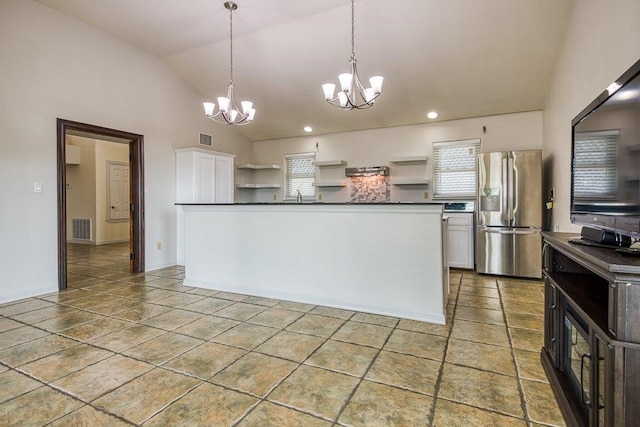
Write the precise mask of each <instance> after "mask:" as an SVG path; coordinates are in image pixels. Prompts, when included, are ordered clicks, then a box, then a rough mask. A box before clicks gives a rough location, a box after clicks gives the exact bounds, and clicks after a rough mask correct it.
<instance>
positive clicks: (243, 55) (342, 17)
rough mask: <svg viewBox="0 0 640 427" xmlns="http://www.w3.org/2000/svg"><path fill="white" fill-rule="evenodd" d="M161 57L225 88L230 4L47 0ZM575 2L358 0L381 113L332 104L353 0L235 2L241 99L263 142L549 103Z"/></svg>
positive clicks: (249, 130) (197, 80)
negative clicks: (329, 97)
mask: <svg viewBox="0 0 640 427" xmlns="http://www.w3.org/2000/svg"><path fill="white" fill-rule="evenodd" d="M38 1H39V2H40V3H43V4H45V5H47V6H49V7H51V8H54V9H57V10H58V11H60V12H62V13H64V14H67V15H69V16H72V17H74V18H76V19H78V20H80V21H83V22H85V23H87V24H89V25H91V26H94V27H96V28H98V29H100V30H102V31H105V32H107V33H110V34H112V35H114V36H116V37H118V38H120V39H122V40H125V41H127V42H129V43H131V44H133V45H136V46H138V47H140V48H142V49H144V50H147V51H149V52H151V53H152V54H155V55H157V56H159V57H161V58H162V59H163V60H164V61H166V63H167V64H168V65H169V67H171V68H172V69H173V70H174V71H175V72H176V73H177V74H179V75H180V76H182V78H184V79H185V81H187V82H188V83H189V84H190V85H191V86H192V87H193V88H194V89H195V90H196V91H197V92H198V93H200V94H201V96H202V100H203V101H204V100H212V101H215V98H216V97H217V96H224V95H226V88H227V85H228V84H229V12H228V10H227V9H225V8H224V6H223V4H224V1H225V0H180V1H176V0H134V1H132V0H100V1H95V0H38ZM573 1H574V0H516V1H514V0H446V1H443V0H357V1H356V5H355V13H356V16H355V25H356V28H355V53H356V57H357V60H358V70H359V72H360V76H361V77H362V79H363V80H364V81H368V78H369V77H370V76H373V75H377V74H379V75H382V76H384V78H385V80H384V84H383V90H382V95H381V96H380V98H379V99H378V100H377V101H376V104H375V106H374V107H373V108H370V109H367V110H361V111H350V112H347V111H342V110H341V109H339V108H336V107H332V106H330V105H327V104H326V103H325V101H324V98H323V95H322V90H321V85H322V83H327V82H332V83H336V84H337V83H338V81H337V75H338V74H340V73H343V72H347V71H348V67H349V57H350V54H351V3H350V2H349V0H236V3H237V4H238V10H236V11H235V12H234V13H233V33H234V37H233V51H234V64H233V66H234V70H233V75H234V83H235V86H236V97H237V98H238V101H240V100H245V99H246V100H251V101H253V102H254V107H255V108H256V110H257V113H256V117H255V121H254V123H252V124H250V125H246V126H241V127H239V130H240V131H241V132H243V133H244V134H245V135H246V136H247V137H248V138H249V139H251V140H254V141H258V140H266V139H275V138H284V137H290V136H297V135H303V134H305V132H304V131H303V130H302V128H303V127H304V126H306V125H309V126H312V127H313V129H314V133H315V134H322V133H331V132H342V131H349V130H359V129H369V128H378V127H387V126H399V125H407V124H416V123H425V122H429V121H431V120H429V119H428V118H427V116H426V114H427V113H428V112H429V111H432V110H434V111H437V112H438V114H439V117H438V118H437V119H436V121H440V120H452V119H460V118H468V117H478V116H486V115H495V114H503V113H512V112H521V111H531V110H540V109H542V108H543V107H544V102H545V98H546V95H547V92H548V90H549V86H550V84H551V79H552V75H553V70H554V66H555V62H556V60H557V57H558V54H559V51H560V48H561V46H562V42H563V36H564V28H565V26H566V24H567V21H568V19H569V13H570V10H571V7H572V5H573Z"/></svg>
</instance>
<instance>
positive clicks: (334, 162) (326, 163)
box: [313, 160, 347, 168]
mask: <svg viewBox="0 0 640 427" xmlns="http://www.w3.org/2000/svg"><path fill="white" fill-rule="evenodd" d="M313 164H314V165H316V166H318V167H319V168H321V167H324V166H344V165H346V164H347V162H346V161H345V160H324V161H315V162H313Z"/></svg>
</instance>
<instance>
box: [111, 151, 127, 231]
mask: <svg viewBox="0 0 640 427" xmlns="http://www.w3.org/2000/svg"><path fill="white" fill-rule="evenodd" d="M129 199H130V195H129V165H128V164H127V163H115V162H109V206H108V210H107V212H108V213H107V220H109V221H117V220H128V219H129Z"/></svg>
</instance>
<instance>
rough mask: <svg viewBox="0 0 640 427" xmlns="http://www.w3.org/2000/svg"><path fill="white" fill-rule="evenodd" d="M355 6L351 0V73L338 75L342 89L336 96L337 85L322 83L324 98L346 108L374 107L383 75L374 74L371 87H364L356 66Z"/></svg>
mask: <svg viewBox="0 0 640 427" xmlns="http://www.w3.org/2000/svg"><path fill="white" fill-rule="evenodd" d="M354 15H355V7H354V0H351V59H350V60H349V68H350V72H349V73H343V74H340V75H339V76H338V80H339V81H340V87H341V89H340V91H338V94H337V95H336V96H335V97H334V96H333V93H334V91H335V89H336V85H334V84H333V83H325V84H323V85H322V90H323V92H324V99H325V101H327V102H328V103H329V104H331V105H335V106H336V107H340V108H342V109H344V110H353V109H354V108H355V109H358V110H362V109H365V108H369V107H373V103H374V102H375V100H376V98H378V97H379V96H380V92H381V91H382V80H383V79H384V78H383V77H382V76H374V77H371V78H370V79H369V83H371V87H369V88H366V89H365V88H364V86H363V85H362V82H361V81H360V76H359V75H358V69H357V67H356V62H357V61H356V54H355V48H354V46H355V42H354V39H355V18H354Z"/></svg>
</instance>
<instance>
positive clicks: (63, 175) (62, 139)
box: [57, 118, 145, 290]
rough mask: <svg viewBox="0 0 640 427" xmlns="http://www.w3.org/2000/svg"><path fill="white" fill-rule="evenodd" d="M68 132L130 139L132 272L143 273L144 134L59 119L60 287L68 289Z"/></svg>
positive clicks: (60, 288)
mask: <svg viewBox="0 0 640 427" xmlns="http://www.w3.org/2000/svg"><path fill="white" fill-rule="evenodd" d="M68 131H79V132H87V133H92V134H95V135H99V136H107V137H114V138H121V139H127V140H129V165H130V168H131V181H130V184H131V187H130V188H131V196H130V200H131V221H130V230H129V236H130V251H131V257H130V258H131V262H130V269H131V272H132V273H143V272H144V268H145V252H144V136H143V135H138V134H135V133H131V132H125V131H120V130H115V129H109V128H105V127H101V126H95V125H90V124H86V123H79V122H74V121H71V120H65V119H60V118H58V119H57V144H58V149H57V163H58V177H57V178H58V289H59V290H64V289H66V288H67V191H66V188H67V172H66V161H65V160H66V151H67V150H66V145H65V143H66V134H67V132H68Z"/></svg>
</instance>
